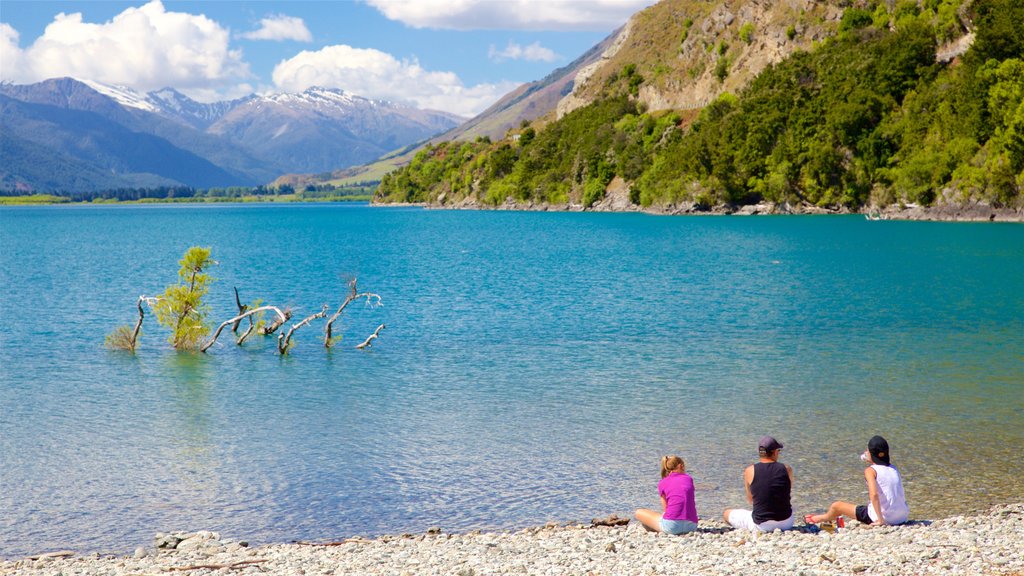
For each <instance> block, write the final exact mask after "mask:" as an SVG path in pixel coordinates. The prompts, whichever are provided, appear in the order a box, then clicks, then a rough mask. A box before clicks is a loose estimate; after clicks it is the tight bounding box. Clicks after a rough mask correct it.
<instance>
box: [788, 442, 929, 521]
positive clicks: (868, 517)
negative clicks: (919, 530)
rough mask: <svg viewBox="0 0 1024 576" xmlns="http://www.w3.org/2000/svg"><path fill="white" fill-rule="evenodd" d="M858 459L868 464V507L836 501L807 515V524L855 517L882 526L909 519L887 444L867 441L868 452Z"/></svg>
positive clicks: (865, 475)
mask: <svg viewBox="0 0 1024 576" xmlns="http://www.w3.org/2000/svg"><path fill="white" fill-rule="evenodd" d="M861 460H864V461H865V462H870V465H869V466H868V467H867V468H865V469H864V479H865V480H866V481H867V483H868V505H867V506H864V505H860V506H855V505H853V504H851V503H849V502H842V501H836V502H833V503H832V505H831V506H829V507H828V512H825V513H824V514H808V515H806V516H804V521H805V522H807V523H808V524H817V523H818V522H832V521H833V520H835V519H836V518H837V517H839V516H849V517H851V518H856V519H857V521H859V522H861V523H862V524H869V525H871V526H882V525H885V524H892V525H896V524H903V523H904V522H906V521H907V518H908V517H909V516H910V506H908V505H907V498H906V496H904V494H903V481H902V480H901V479H900V473H899V471H898V470H896V467H895V466H893V465H892V464H891V463H890V462H889V443H888V442H886V441H885V438H882V437H881V436H874V437H872V438H871V440H868V449H867V450H866V451H865V452H864V454H862V455H861Z"/></svg>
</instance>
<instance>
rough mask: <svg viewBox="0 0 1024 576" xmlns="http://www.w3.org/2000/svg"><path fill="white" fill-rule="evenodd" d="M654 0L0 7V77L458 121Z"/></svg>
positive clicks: (171, 1) (19, 1)
mask: <svg viewBox="0 0 1024 576" xmlns="http://www.w3.org/2000/svg"><path fill="white" fill-rule="evenodd" d="M651 3H653V0H588V1H584V0H547V1H537V0H349V1H335V0H330V1H328V0H322V1H299V0H296V1H282V0H278V1H273V2H272V1H247V0H230V1H229V0H221V1H206V2H196V1H175V0H163V1H162V2H161V1H160V0H151V1H149V2H139V1H136V2H127V1H117V2H112V1H79V2H57V1H46V0H31V1H26V0H0V80H3V81H6V82H15V83H29V82H36V81H39V80H43V79H46V78H52V77H57V76H73V77H77V78H82V79H86V80H94V81H97V82H103V83H107V84H115V85H124V86H129V87H131V88H134V89H137V90H141V91H148V90H155V89H159V88H163V87H166V86H170V87H172V88H176V89H178V90H180V91H182V92H184V93H185V94H188V95H189V96H191V97H193V98H195V99H197V100H201V101H213V100H220V99H225V98H232V97H238V96H242V95H245V94H248V93H251V92H297V91H301V90H304V89H305V88H308V87H309V86H313V85H318V86H327V87H331V88H342V89H345V90H348V91H350V92H354V93H356V94H360V95H363V96H367V97H372V98H385V99H389V100H395V101H401V102H406V103H409V104H413V105H416V106H420V107H424V108H434V109H440V110H446V111H449V112H454V113H457V114H462V115H466V116H469V115H473V114H475V113H477V112H480V111H482V110H483V109H484V108H486V107H487V106H488V105H490V104H491V103H493V102H494V101H495V100H496V99H497V98H500V97H501V96H502V95H503V94H505V93H507V92H508V91H509V90H511V89H512V88H514V87H515V86H516V85H518V84H520V83H522V82H529V81H531V80H536V79H539V78H541V77H543V76H544V75H546V74H547V73H549V72H550V71H552V70H553V69H555V68H558V67H559V66H563V65H565V64H568V63H569V62H571V61H572V60H573V59H575V58H576V57H578V56H579V55H580V54H582V53H583V52H584V51H586V50H587V49H588V48H590V47H591V46H593V45H594V44H596V43H597V42H599V41H601V39H603V38H604V37H605V36H607V35H608V34H609V33H611V32H612V31H613V30H614V29H615V28H617V27H618V26H620V25H621V24H623V23H624V22H625V21H626V19H628V17H629V16H630V15H631V14H632V13H633V12H635V11H637V10H639V9H641V8H643V7H644V6H646V5H649V4H651Z"/></svg>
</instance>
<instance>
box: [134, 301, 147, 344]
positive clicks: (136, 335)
mask: <svg viewBox="0 0 1024 576" xmlns="http://www.w3.org/2000/svg"><path fill="white" fill-rule="evenodd" d="M145 300H146V297H145V296H139V302H138V306H139V321H138V322H136V323H135V329H134V330H132V340H131V351H132V352H134V351H135V342H136V341H137V340H138V339H139V330H142V319H143V318H144V317H145V316H146V313H145V312H143V311H142V303H143V302H145Z"/></svg>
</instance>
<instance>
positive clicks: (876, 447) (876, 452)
mask: <svg viewBox="0 0 1024 576" xmlns="http://www.w3.org/2000/svg"><path fill="white" fill-rule="evenodd" d="M868 452H870V453H871V461H872V462H874V463H875V464H881V465H882V466H888V465H889V443H888V442H886V441H885V438H882V437H881V436H872V437H871V440H868Z"/></svg>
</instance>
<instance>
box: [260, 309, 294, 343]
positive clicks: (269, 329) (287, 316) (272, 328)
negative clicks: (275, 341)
mask: <svg viewBox="0 0 1024 576" xmlns="http://www.w3.org/2000/svg"><path fill="white" fill-rule="evenodd" d="M291 319H292V310H291V308H285V309H284V318H282V317H281V316H278V317H277V319H275V320H274V321H273V322H271V323H270V325H269V326H264V327H262V328H260V329H259V333H260V336H269V335H271V334H273V333H274V332H277V329H278V328H280V327H281V326H284V323H285V322H287V321H289V320H291Z"/></svg>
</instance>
